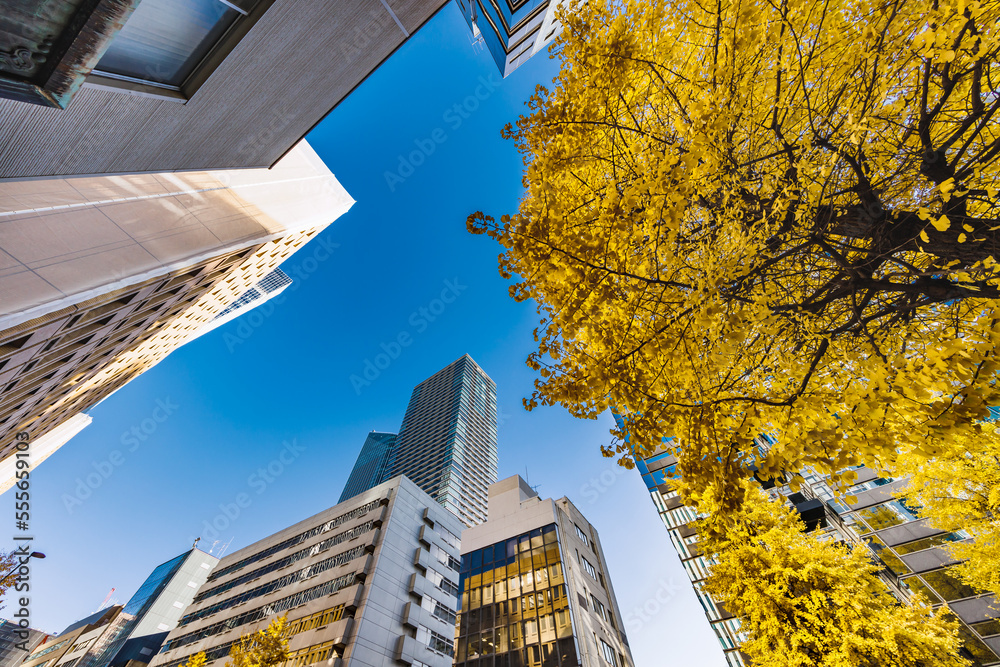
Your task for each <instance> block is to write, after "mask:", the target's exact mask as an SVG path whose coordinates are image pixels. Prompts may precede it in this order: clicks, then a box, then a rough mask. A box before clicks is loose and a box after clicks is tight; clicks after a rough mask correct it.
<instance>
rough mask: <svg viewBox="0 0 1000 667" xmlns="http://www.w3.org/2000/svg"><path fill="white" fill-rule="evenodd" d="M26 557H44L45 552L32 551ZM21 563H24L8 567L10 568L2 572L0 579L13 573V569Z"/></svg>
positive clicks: (2, 579) (4, 578)
mask: <svg viewBox="0 0 1000 667" xmlns="http://www.w3.org/2000/svg"><path fill="white" fill-rule="evenodd" d="M28 558H45V554H43V553H42V552H41V551H32V552H31V553H30V554H28ZM23 564H24V563H18V564H16V565H15V566H14V567H12V568H10V570H9V571H7V573H6V574H4V575H3V577H0V581H4V580H6V579H7V577H9V576H10V575H12V574H14V570H16V569H17V568H19V567H21V566H22V565H23Z"/></svg>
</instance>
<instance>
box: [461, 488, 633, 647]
mask: <svg viewBox="0 0 1000 667" xmlns="http://www.w3.org/2000/svg"><path fill="white" fill-rule="evenodd" d="M489 494H490V498H489V519H488V520H487V521H486V522H485V523H482V524H480V525H478V526H474V527H472V528H469V529H467V530H465V531H463V532H462V562H461V569H460V570H459V588H460V589H461V601H460V603H459V614H458V633H457V637H458V639H457V642H456V649H455V651H456V652H455V667H634V664H633V662H632V656H631V651H630V649H629V646H628V639H627V638H626V636H625V632H624V629H623V627H622V618H621V612H620V611H619V609H618V603H617V601H616V599H615V594H614V589H613V587H612V585H611V577H610V574H609V573H608V570H607V562H606V561H605V559H604V551H603V549H602V548H601V543H600V538H599V536H598V534H597V531H596V530H595V529H594V527H593V526H592V525H591V524H590V522H588V521H587V519H586V518H585V517H584V516H583V514H581V513H580V511H579V510H578V509H577V508H576V506H575V505H573V503H572V502H570V500H569V499H568V498H560V499H558V500H553V499H551V498H546V499H541V498H539V497H538V494H537V493H535V491H534V490H532V489H531V487H529V486H528V485H527V483H526V482H525V481H524V480H523V479H522V478H521V477H520V476H518V475H514V476H512V477H509V478H507V479H505V480H502V481H500V482H497V483H496V484H493V485H492V486H491V487H490V490H489Z"/></svg>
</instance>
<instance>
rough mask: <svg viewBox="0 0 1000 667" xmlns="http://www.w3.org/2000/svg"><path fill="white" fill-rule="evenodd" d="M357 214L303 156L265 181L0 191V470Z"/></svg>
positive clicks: (152, 179) (196, 176)
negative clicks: (337, 222) (344, 217)
mask: <svg viewBox="0 0 1000 667" xmlns="http://www.w3.org/2000/svg"><path fill="white" fill-rule="evenodd" d="M43 189H44V190H45V192H44V193H42V192H41V190H43ZM352 203H353V200H351V198H350V196H349V195H347V193H346V192H345V191H344V190H343V188H342V187H341V186H340V184H339V183H338V182H337V180H336V179H335V178H334V176H333V174H331V173H330V172H329V170H328V169H327V168H326V166H325V165H324V164H323V163H322V161H321V160H320V159H319V158H318V156H316V154H315V153H314V152H313V151H312V149H311V148H309V146H308V145H307V144H305V143H304V142H303V143H302V144H300V145H299V147H297V148H296V149H295V150H293V151H292V152H291V153H290V154H289V155H288V156H287V157H286V158H285V159H284V160H282V162H281V163H279V164H278V165H276V166H275V167H274V168H273V169H270V170H268V169H253V170H241V171H224V172H198V173H189V174H151V175H142V176H129V177H118V176H109V177H102V178H85V179H76V178H67V179H53V180H45V181H32V182H28V183H17V182H2V183H0V207H2V209H0V251H2V252H0V257H2V261H3V262H4V264H3V268H0V466H2V461H3V460H5V459H8V458H9V457H10V456H11V455H12V454H13V451H14V448H15V447H16V441H15V437H16V434H17V433H19V432H25V433H27V435H28V438H29V442H30V441H33V440H35V439H37V438H40V437H42V436H44V435H45V434H46V433H48V432H49V431H50V430H52V429H53V428H55V427H58V426H59V425H61V424H63V423H65V422H66V421H67V420H69V419H71V418H73V417H74V416H75V415H78V414H79V413H81V412H83V411H85V410H87V409H88V408H90V407H92V406H94V405H95V404H97V403H98V402H99V401H101V400H103V399H104V398H106V397H107V396H109V395H110V394H111V393H113V392H114V391H116V390H117V389H119V388H120V387H122V386H123V385H125V384H126V383H128V382H129V381H130V380H132V379H133V378H135V377H136V376H138V375H140V374H141V373H143V372H145V371H146V370H148V369H149V368H151V367H153V366H154V365H156V364H157V363H159V362H160V361H161V360H162V359H164V358H165V357H166V356H167V355H168V354H170V353H171V352H173V351H174V350H176V349H177V348H178V347H180V346H181V345H183V344H185V343H187V342H189V341H190V340H193V339H194V338H196V337H197V336H199V335H200V334H201V333H202V332H203V331H204V330H205V329H206V328H208V325H209V323H210V322H211V320H212V318H214V317H215V316H216V315H217V314H218V313H220V312H221V311H222V310H223V309H225V308H226V306H228V305H229V304H231V303H232V302H233V301H235V300H236V299H238V298H239V296H240V295H241V294H243V293H244V292H246V291H247V290H248V289H250V288H251V287H253V286H254V285H256V284H257V283H258V282H259V281H260V280H261V279H262V278H263V277H264V276H265V275H267V274H268V273H270V272H271V271H272V270H273V269H275V268H276V267H277V266H278V265H279V264H281V262H283V261H284V260H285V259H287V258H288V257H289V256H290V255H291V254H292V253H294V252H295V251H297V250H298V249H300V248H301V247H302V246H303V245H305V244H306V243H307V242H308V241H309V240H310V239H312V238H313V237H315V236H316V234H318V233H319V232H320V231H321V230H322V229H324V228H325V227H326V226H327V225H328V224H329V223H330V222H332V221H333V220H334V219H336V218H337V217H338V216H339V215H341V214H342V213H343V212H345V211H346V210H347V209H348V208H350V206H351V204H352ZM22 439H23V436H22ZM29 451H30V449H29ZM48 453H51V452H48ZM31 462H32V464H33V465H37V463H38V461H36V460H32V461H31ZM2 482H3V480H0V483H2Z"/></svg>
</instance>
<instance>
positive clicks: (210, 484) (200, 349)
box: [5, 3, 724, 667]
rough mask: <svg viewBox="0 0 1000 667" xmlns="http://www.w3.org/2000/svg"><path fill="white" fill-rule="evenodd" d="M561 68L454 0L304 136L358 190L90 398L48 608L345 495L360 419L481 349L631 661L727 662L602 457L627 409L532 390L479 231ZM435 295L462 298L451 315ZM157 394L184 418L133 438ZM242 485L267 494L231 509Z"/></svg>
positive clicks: (53, 540) (378, 416)
mask: <svg viewBox="0 0 1000 667" xmlns="http://www.w3.org/2000/svg"><path fill="white" fill-rule="evenodd" d="M556 70H557V62H556V61H554V60H549V59H547V58H545V57H544V56H538V57H536V58H534V59H533V60H532V61H530V62H529V63H528V64H527V65H525V66H523V67H521V68H520V69H519V70H517V71H516V72H515V73H514V74H513V75H512V76H510V77H509V78H508V79H506V80H503V81H502V82H501V80H500V78H499V76H498V74H497V70H496V67H495V65H494V63H493V61H492V60H491V59H490V57H489V55H488V53H487V52H486V50H485V49H482V48H481V49H479V50H478V51H477V50H476V49H474V48H473V46H472V44H471V43H470V38H469V35H468V29H467V26H466V24H465V22H464V20H463V19H462V17H461V15H460V14H459V11H458V9H457V7H456V6H455V5H454V3H449V5H448V6H446V7H445V9H443V10H442V11H441V12H440V13H439V14H438V15H437V16H436V17H435V18H434V19H433V20H432V21H431V22H429V23H428V24H427V25H426V26H425V27H424V28H422V29H421V30H420V31H419V32H418V33H417V34H416V35H414V36H413V37H412V38H411V39H410V40H409V41H408V42H407V43H406V44H405V45H404V46H403V47H402V48H401V49H400V50H399V51H398V52H397V53H396V54H395V55H394V56H393V57H392V58H390V59H389V61H387V62H386V63H385V64H384V65H383V66H382V67H381V68H380V69H379V70H378V71H377V72H375V73H374V74H373V75H372V76H371V77H370V78H369V79H368V80H367V81H366V82H365V83H364V84H363V85H361V86H360V87H359V88H358V89H357V90H356V91H355V92H354V93H353V94H352V95H351V96H350V98H349V99H347V100H346V101H345V102H343V103H342V104H341V105H340V106H339V107H338V108H337V109H335V110H334V111H333V112H332V113H331V114H330V115H329V116H328V117H327V118H326V120H325V121H324V122H323V123H321V124H320V125H319V126H318V127H317V128H316V129H315V130H314V131H313V132H312V133H311V134H310V136H309V141H310V143H312V145H313V147H314V148H315V149H316V151H317V152H318V153H319V154H320V156H321V157H322V158H323V159H324V160H325V161H326V163H327V164H328V165H329V167H330V169H331V170H332V171H333V172H334V174H336V176H337V177H338V179H339V180H340V181H341V183H342V184H343V185H344V187H345V188H346V189H347V190H348V192H350V193H351V195H352V196H353V197H354V199H355V200H357V203H356V204H355V205H354V207H353V208H352V209H351V210H350V212H348V213H347V214H346V215H344V216H343V217H341V218H340V219H339V220H337V221H336V222H334V223H333V224H332V225H331V226H330V227H329V228H328V229H327V230H326V231H324V232H323V234H322V235H321V237H320V238H319V239H317V240H315V241H313V242H312V244H310V245H309V246H306V247H305V248H304V249H303V250H302V251H300V252H299V253H298V254H297V255H295V256H293V257H292V258H291V259H290V260H289V261H288V262H286V264H285V266H284V267H283V268H285V269H286V271H287V272H288V273H289V274H290V275H292V277H293V278H294V280H295V283H294V284H293V285H292V286H291V287H290V288H289V289H288V290H287V291H286V292H285V293H284V294H283V295H282V297H281V298H280V299H279V300H278V302H277V303H275V302H272V303H270V304H266V305H265V306H264V307H262V308H260V309H258V310H257V311H255V312H254V313H252V314H250V315H245V316H244V317H243V318H242V319H241V320H237V321H235V322H232V323H229V324H227V325H226V326H225V327H222V328H220V329H217V330H216V331H214V332H212V333H210V334H208V335H206V336H204V337H202V338H201V339H199V340H197V341H194V342H193V343H191V344H189V345H187V346H186V347H184V348H183V349H181V350H179V351H177V352H175V353H174V354H173V355H171V356H170V357H169V358H168V359H166V360H165V361H164V362H162V363H161V364H160V365H159V366H157V367H156V368H154V369H152V370H151V371H149V372H147V373H145V374H144V375H142V376H141V377H139V378H138V379H136V380H135V381H133V382H132V383H130V384H129V385H128V386H126V387H125V388H123V389H122V390H120V391H119V392H117V393H116V394H115V395H113V396H112V397H111V398H109V399H108V400H106V401H105V402H104V403H102V404H101V405H99V406H97V407H96V408H94V409H93V410H92V411H91V414H92V416H93V418H94V423H93V424H92V425H91V426H89V427H88V428H87V429H85V430H84V431H83V432H82V433H81V434H80V435H78V436H77V437H76V438H75V439H73V440H72V441H71V442H70V443H69V444H68V445H67V446H65V447H63V448H62V449H61V450H60V451H59V452H57V453H56V454H55V455H54V456H52V457H51V458H50V459H49V460H48V461H46V462H45V463H44V464H43V465H42V467H40V468H39V470H38V473H37V474H36V475H33V477H32V481H33V489H32V490H33V496H34V502H33V512H32V520H33V526H34V527H35V529H36V537H37V543H36V545H35V548H37V549H39V550H41V551H44V552H46V554H47V558H46V559H45V560H44V561H42V562H37V563H36V565H35V566H34V570H33V576H34V582H33V584H34V589H35V590H34V596H33V600H32V612H33V625H35V626H36V627H38V628H40V629H43V630H46V631H48V632H59V631H61V630H62V629H63V628H64V627H65V626H67V625H69V624H70V623H71V622H73V621H75V620H77V619H79V618H82V617H83V616H85V615H87V614H89V613H91V612H93V611H94V610H96V609H97V608H98V607H99V606H100V604H101V602H102V601H103V599H104V597H105V595H106V594H107V593H108V591H109V590H110V589H111V588H112V587H114V588H115V589H116V590H115V593H114V597H116V598H117V599H118V600H119V601H120V602H122V603H124V602H125V601H126V600H127V599H128V597H129V596H131V594H132V593H133V592H135V590H136V589H137V588H138V586H139V584H140V583H141V582H142V581H143V579H144V578H145V577H146V576H147V575H148V574H149V572H150V571H151V570H152V569H153V568H154V567H155V566H156V565H158V564H159V563H161V562H163V561H166V560H168V559H170V558H172V557H173V556H175V555H177V554H179V553H181V552H183V551H185V550H186V549H187V548H189V547H190V545H191V543H192V541H193V540H194V538H195V537H196V536H199V535H201V536H203V538H204V541H203V542H202V544H201V546H203V547H208V546H210V543H211V541H212V540H218V541H219V544H218V545H217V547H216V552H218V551H219V550H220V549H221V546H222V544H225V543H229V542H231V544H230V546H229V550H230V551H232V550H235V549H238V548H241V547H243V546H246V545H247V544H250V543H252V542H255V541H257V540H259V539H261V538H263V537H266V536H267V535H269V534H271V533H273V532H275V531H278V530H280V529H282V528H285V527H287V526H288V525H290V524H292V523H294V522H296V521H300V520H302V519H304V518H306V517H308V516H310V515H312V514H314V513H316V512H319V511H321V510H323V509H326V508H327V507H330V506H331V505H333V504H335V503H336V501H337V499H338V497H339V495H340V492H341V490H342V488H343V484H344V482H345V480H346V478H347V475H348V473H349V472H350V469H351V466H352V465H353V462H354V458H355V456H356V455H357V452H358V450H359V449H360V447H361V444H362V442H363V441H364V439H365V435H366V434H367V432H368V431H370V430H372V429H375V430H385V431H393V430H395V429H396V428H397V427H398V425H399V423H400V421H401V420H402V417H403V412H404V410H405V408H406V403H407V400H408V399H409V395H410V391H411V389H412V388H413V386H414V385H415V384H417V383H418V382H420V381H421V380H423V379H424V378H426V377H427V376H429V375H431V374H432V373H434V372H435V371H437V370H439V369H440V368H441V367H443V366H445V365H447V364H448V363H450V362H452V361H454V360H455V359H457V358H458V357H460V356H461V355H462V354H464V353H466V352H468V353H469V354H471V355H472V357H473V358H474V359H475V360H476V361H477V362H478V363H479V364H480V365H481V366H482V367H483V368H484V369H485V370H486V372H487V373H488V374H489V375H490V376H491V377H492V378H493V379H494V380H495V381H496V383H497V401H498V405H499V409H500V425H499V450H500V451H499V458H500V477H501V478H503V477H506V476H509V475H512V474H515V473H519V474H521V475H522V476H525V475H526V476H527V477H528V478H529V481H530V483H531V484H532V485H540V486H539V488H538V491H539V493H540V494H541V495H542V496H543V497H555V498H558V497H561V496H564V495H565V496H568V497H569V498H570V499H571V500H572V501H573V502H574V503H576V504H577V506H578V507H579V508H580V509H581V511H583V513H584V514H585V515H586V516H587V517H588V518H589V519H590V521H591V522H592V523H593V524H594V525H595V526H596V527H597V529H598V530H599V531H600V534H601V539H602V542H603V544H604V548H605V552H606V556H607V558H608V561H609V567H610V574H611V577H612V581H613V584H614V587H615V590H616V593H617V597H618V602H619V606H620V608H621V611H622V614H623V616H624V618H625V621H626V630H627V632H628V635H629V640H630V643H631V646H632V651H633V655H634V657H635V660H636V664H637V665H639V666H640V667H643V666H645V665H659V664H665V663H667V662H668V661H670V662H676V664H682V665H699V666H701V665H704V666H707V667H713V666H719V667H722V666H723V665H724V660H723V658H722V654H721V651H720V649H719V648H718V645H717V642H716V640H715V638H714V635H712V633H711V630H710V629H709V627H708V624H707V622H706V621H705V620H704V614H703V612H702V609H701V607H700V605H699V604H698V602H697V600H696V598H695V597H694V594H693V592H691V590H690V586H689V585H688V584H687V580H686V578H685V576H684V573H683V571H682V569H681V567H680V563H679V562H678V560H677V557H676V555H675V554H674V552H673V549H672V548H671V546H670V544H669V540H668V538H667V533H666V530H665V529H664V528H663V526H662V524H661V523H660V521H659V519H658V517H657V515H656V512H655V510H654V507H653V505H652V502H651V501H650V499H649V496H648V494H647V493H646V490H645V487H644V486H643V484H642V482H641V480H640V478H639V476H638V473H636V472H635V471H625V470H623V469H619V468H617V467H616V466H615V465H614V464H613V462H611V461H610V460H608V459H604V458H602V457H601V454H600V450H599V447H600V445H601V444H602V443H606V442H607V441H608V440H609V438H610V436H609V434H608V430H609V429H610V428H611V427H612V425H613V420H612V418H611V416H610V415H604V416H602V417H601V419H599V420H596V421H581V420H576V419H573V418H571V417H569V416H568V415H567V414H566V412H565V411H564V410H563V409H562V408H542V409H538V410H536V411H534V412H531V413H528V412H525V411H524V410H523V408H522V407H521V398H522V397H524V396H527V395H528V394H529V393H530V391H531V387H532V380H533V377H534V376H533V373H532V372H531V371H530V370H529V369H528V368H527V367H526V366H525V365H524V359H525V357H526V356H527V354H528V353H529V352H530V351H531V349H532V345H533V342H532V336H531V332H532V329H533V327H534V326H535V325H536V324H537V319H538V318H537V314H536V313H535V311H534V308H533V307H532V306H531V305H530V304H518V303H515V302H514V301H513V300H511V299H510V298H509V297H508V295H507V283H506V282H505V281H504V280H503V279H502V278H501V277H500V276H499V275H498V273H497V254H498V252H499V250H500V249H499V247H498V246H496V245H495V244H494V243H493V242H492V241H490V240H489V239H487V238H485V237H477V236H472V235H470V234H469V233H467V232H466V230H465V219H466V216H467V215H468V214H469V213H471V212H473V211H476V210H479V209H482V210H484V211H486V212H488V213H493V214H496V215H499V214H501V213H507V212H512V211H513V210H515V209H516V206H517V201H518V197H519V196H520V193H521V189H522V188H521V171H522V166H521V161H520V156H519V155H518V154H517V151H516V150H515V147H514V145H513V144H512V143H510V142H506V141H504V140H503V139H502V138H501V137H500V129H501V128H502V127H503V125H504V124H505V123H507V122H512V121H514V120H515V119H516V118H517V116H518V115H519V114H520V113H521V112H522V111H523V110H524V109H525V107H524V102H525V100H527V98H528V96H529V95H530V93H531V91H532V90H533V89H534V87H535V85H536V84H537V83H544V84H548V83H549V82H550V81H551V79H552V77H553V76H554V75H555V73H556ZM477 93H478V98H477V97H476V95H477ZM455 105H460V106H459V107H458V108H457V109H456V107H455ZM415 152H416V153H415ZM413 155H416V156H417V157H416V158H414V157H413ZM401 161H402V162H401ZM403 162H406V163H407V164H403ZM418 162H419V164H415V163H418ZM407 165H408V166H410V167H412V171H411V169H408V168H407ZM387 174H394V176H387ZM319 247H322V248H323V251H322V252H319V253H317V251H316V249H317V248H319ZM326 250H330V252H329V253H327V252H326ZM327 255H328V257H327ZM321 257H327V258H326V259H325V260H324V259H320V258H321ZM442 290H451V292H450V294H453V295H455V298H454V299H453V301H452V303H450V304H447V305H446V306H445V307H444V309H443V310H441V309H440V308H439V307H438V306H437V305H435V304H434V302H435V299H437V298H439V297H440V295H441V292H442ZM421 309H425V310H426V309H432V310H427V311H426V314H422V313H421ZM435 311H437V312H436V314H435ZM431 318H433V320H432V319H431ZM401 333H405V334H409V336H410V339H411V341H412V342H411V344H410V345H409V346H407V347H405V348H400V350H399V353H398V355H397V356H396V358H394V359H393V360H392V362H391V364H389V365H388V366H387V367H385V368H384V369H380V370H379V372H378V374H377V376H375V374H374V373H372V372H371V371H369V377H370V378H371V377H373V379H372V380H371V382H370V384H367V385H360V384H359V383H357V382H355V383H352V381H351V376H352V375H357V376H363V374H364V370H365V366H366V361H369V360H371V361H374V359H375V356H376V355H378V354H379V353H380V352H382V351H383V348H382V344H383V343H385V344H387V345H388V344H389V343H390V342H391V341H393V340H397V339H398V337H399V335H400V334H401ZM390 347H391V346H390ZM383 361H384V360H383ZM383 365H384V364H383ZM158 406H161V408H162V406H168V407H169V410H168V411H169V413H170V414H169V416H167V418H166V419H165V420H163V421H162V422H150V421H146V422H145V423H146V426H147V430H149V429H148V427H149V425H150V424H151V423H155V424H156V427H155V430H153V431H152V433H151V434H149V435H148V436H146V437H145V439H144V440H141V441H139V442H138V444H134V443H133V441H127V444H128V446H127V447H123V445H125V444H126V441H123V438H127V437H128V435H127V434H128V432H129V431H130V429H132V428H133V427H141V425H142V424H143V422H144V420H150V419H152V418H153V416H154V414H155V415H157V416H160V417H162V416H163V415H164V411H163V410H162V409H161V410H160V411H157V407H158ZM129 449H131V450H132V451H128V450H129ZM114 450H124V451H125V453H124V461H123V462H121V464H120V465H118V466H111V472H110V475H108V476H107V478H106V479H104V480H103V481H102V483H101V485H100V486H99V487H98V488H96V489H89V488H88V489H86V491H89V492H90V493H89V495H88V494H86V493H85V492H84V491H85V490H82V489H80V481H79V480H82V479H84V478H85V477H86V476H87V475H88V474H89V473H92V472H94V471H95V470H99V469H103V470H105V471H107V470H108V469H109V468H108V463H107V462H108V460H109V456H110V454H111V452H113V451H114ZM282 451H285V452H286V454H285V455H284V457H283V458H284V461H286V463H281V458H279V457H281V456H282ZM289 461H290V462H289ZM276 462H277V463H276ZM268 466H270V467H271V472H267V469H268ZM279 468H280V472H279V473H278V474H274V471H276V470H279ZM262 470H263V471H264V473H263V474H262V473H261V472H260V471H262ZM267 480H270V481H267ZM241 493H248V494H249V495H250V497H251V499H252V502H251V504H250V506H249V507H245V508H242V509H240V510H239V515H238V516H235V513H234V511H233V510H234V508H233V507H229V506H230V505H231V504H232V503H233V502H234V499H235V498H236V496H237V495H239V494H241ZM84 496H85V497H84ZM81 498H82V500H81ZM5 501H6V503H7V504H8V505H12V504H13V497H12V494H6V497H5ZM227 507H229V513H230V515H231V516H234V518H232V519H230V518H228V517H226V514H225V510H226V508H227ZM8 509H12V508H8ZM220 517H221V518H220ZM213 521H214V522H216V524H217V525H219V526H225V527H224V528H223V529H221V530H216V529H215V528H212V527H211V523H212V522H213ZM225 524H228V525H225ZM210 538H211V539H210ZM668 656H669V658H668Z"/></svg>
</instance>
